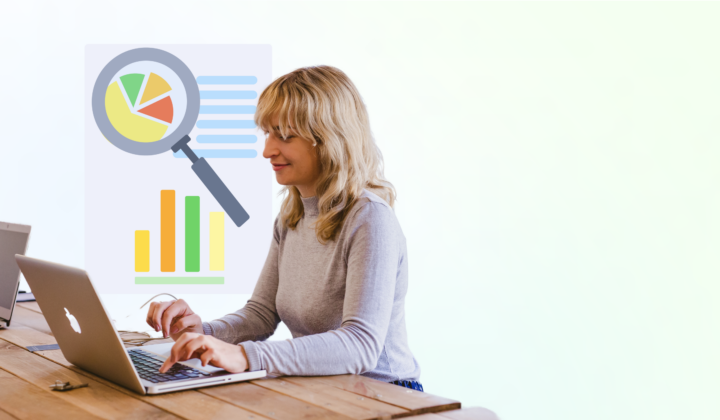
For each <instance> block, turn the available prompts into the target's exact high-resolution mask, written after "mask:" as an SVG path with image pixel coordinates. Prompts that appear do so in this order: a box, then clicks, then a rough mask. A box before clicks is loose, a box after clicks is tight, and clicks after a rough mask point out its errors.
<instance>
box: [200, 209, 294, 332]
mask: <svg viewBox="0 0 720 420" xmlns="http://www.w3.org/2000/svg"><path fill="white" fill-rule="evenodd" d="M279 240H280V228H279V221H278V220H275V227H274V229H273V240H272V241H271V243H270V251H269V252H268V256H267V259H266V260H265V265H264V266H263V269H262V271H261V272H260V277H259V278H258V282H257V284H256V285H255V289H254V291H253V294H252V297H251V298H250V300H248V302H247V303H246V304H245V306H244V307H243V308H242V309H240V310H238V311H236V312H234V313H231V314H228V315H225V316H224V317H222V318H220V319H216V320H214V321H211V322H204V323H203V331H204V333H205V334H206V335H212V336H214V337H215V338H218V339H220V340H223V341H227V342H230V343H233V344H237V343H240V342H241V341H247V340H254V341H260V340H265V339H267V338H268V337H269V336H271V335H272V334H273V333H274V332H275V329H276V328H277V326H278V324H279V323H280V317H279V316H278V314H277V310H276V308H275V295H276V293H277V287H278V253H279V250H278V248H279Z"/></svg>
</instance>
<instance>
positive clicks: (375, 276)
mask: <svg viewBox="0 0 720 420" xmlns="http://www.w3.org/2000/svg"><path fill="white" fill-rule="evenodd" d="M342 234H343V235H344V238H343V245H342V248H343V249H342V258H343V259H344V261H342V263H343V265H344V264H346V265H347V270H346V273H347V274H346V276H344V277H345V279H341V280H344V288H345V295H344V299H343V302H342V322H341V324H340V326H339V328H336V329H333V330H330V331H327V332H322V333H318V334H312V335H307V336H303V337H298V338H295V339H293V340H285V341H266V342H257V340H256V339H254V338H248V339H247V340H246V341H244V342H242V343H241V344H242V345H243V347H244V348H245V352H246V353H247V355H248V360H249V363H250V369H251V370H259V369H266V370H267V371H268V372H269V373H272V374H280V375H298V376H312V375H338V374H346V373H354V374H360V373H363V372H367V371H370V370H372V369H374V368H375V367H376V366H377V365H378V359H379V358H380V357H381V353H383V352H384V345H385V341H386V336H387V333H388V327H389V325H390V322H391V314H392V312H393V307H394V303H395V300H396V281H397V278H398V275H399V265H400V264H401V263H402V262H403V261H402V259H403V258H402V257H403V255H404V247H405V243H404V241H405V240H404V237H403V235H402V232H401V230H400V228H399V225H398V223H397V219H396V218H395V215H394V213H393V212H392V210H391V209H390V207H389V206H388V205H387V204H385V203H384V202H375V201H372V202H368V203H364V205H362V206H361V207H360V208H359V210H358V211H357V212H355V214H354V217H352V220H351V217H350V216H349V217H348V220H346V224H345V228H344V229H343V233H342ZM271 253H272V250H271ZM269 258H270V257H269ZM308 258H310V257H308ZM324 271H328V268H327V267H325V270H324ZM322 274H323V270H322V267H319V268H318V269H317V270H316V273H315V276H316V277H317V278H319V279H320V280H317V281H318V282H322V281H323V280H322ZM264 281H267V280H266V279H264ZM263 290H264V289H263ZM402 292H403V293H402V297H403V298H404V289H403V290H402ZM253 298H255V296H253ZM263 302H264V304H266V305H267V304H268V303H267V302H265V301H263ZM401 303H402V302H401ZM313 309H315V310H316V311H323V310H327V308H313ZM402 322H403V325H402V327H403V329H404V316H403V317H402ZM263 331H266V330H263ZM403 333H404V330H403ZM410 358H411V359H412V356H410Z"/></svg>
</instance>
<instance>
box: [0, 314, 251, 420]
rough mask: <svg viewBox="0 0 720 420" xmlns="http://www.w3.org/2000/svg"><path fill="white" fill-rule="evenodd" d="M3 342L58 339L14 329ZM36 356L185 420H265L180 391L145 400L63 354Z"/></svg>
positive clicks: (52, 341)
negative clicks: (224, 419) (69, 360)
mask: <svg viewBox="0 0 720 420" xmlns="http://www.w3.org/2000/svg"><path fill="white" fill-rule="evenodd" d="M0 339H2V340H6V341H8V342H10V343H12V344H15V345H17V346H20V347H26V346H29V345H40V344H55V343H56V341H55V337H52V336H49V335H47V334H44V333H41V332H39V331H35V330H33V329H31V328H27V327H14V326H13V327H10V328H8V329H6V330H0ZM35 354H37V355H40V356H42V357H44V358H46V359H48V360H51V361H53V362H55V363H57V364H59V365H62V366H65V367H67V368H68V369H71V370H73V371H75V372H78V373H80V374H82V375H84V376H88V377H90V378H92V379H94V380H96V381H98V382H100V383H102V384H104V385H107V386H108V387H110V388H113V389H115V390H117V391H119V392H122V393H124V394H127V395H129V396H131V397H133V398H137V399H140V400H142V401H144V402H146V403H148V404H151V405H154V406H156V407H158V408H161V409H163V410H165V411H168V412H170V413H173V414H175V415H177V416H179V417H184V418H186V419H191V420H205V419H215V418H233V419H248V420H252V419H255V420H262V419H263V418H264V417H261V416H258V415H257V414H254V413H252V412H249V411H247V410H243V409H242V408H239V407H236V406H234V405H232V404H229V403H226V402H224V401H220V400H217V399H215V398H212V397H209V396H207V395H204V394H201V393H199V392H197V391H180V392H174V393H172V394H162V395H153V396H143V395H140V394H136V393H134V392H132V391H130V390H128V389H125V388H123V387H121V386H119V385H116V384H114V383H112V382H110V381H108V380H105V379H103V378H100V377H98V376H96V375H93V374H92V373H90V372H87V371H84V370H82V369H80V368H78V367H77V366H74V365H73V364H72V363H70V362H68V361H67V359H65V357H64V356H63V355H62V352H61V351H60V350H48V351H41V352H36V353H35Z"/></svg>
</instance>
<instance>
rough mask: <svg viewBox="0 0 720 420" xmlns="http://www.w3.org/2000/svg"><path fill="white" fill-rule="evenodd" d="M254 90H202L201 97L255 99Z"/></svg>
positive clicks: (255, 93)
mask: <svg viewBox="0 0 720 420" xmlns="http://www.w3.org/2000/svg"><path fill="white" fill-rule="evenodd" d="M255 98H257V92H255V91H254V90H201V91H200V99H255Z"/></svg>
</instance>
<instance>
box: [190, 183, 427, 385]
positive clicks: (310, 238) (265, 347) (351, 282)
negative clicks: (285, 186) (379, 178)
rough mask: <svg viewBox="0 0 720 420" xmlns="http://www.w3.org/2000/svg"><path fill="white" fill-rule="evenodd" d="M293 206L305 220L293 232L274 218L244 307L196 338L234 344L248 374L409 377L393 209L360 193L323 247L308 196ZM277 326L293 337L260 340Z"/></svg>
mask: <svg viewBox="0 0 720 420" xmlns="http://www.w3.org/2000/svg"><path fill="white" fill-rule="evenodd" d="M302 202H303V206H304V213H305V215H304V216H303V218H302V220H300V222H299V223H298V225H297V227H296V228H295V229H294V230H293V229H288V228H286V227H284V226H282V223H281V222H280V221H279V219H276V220H275V228H274V233H273V240H272V243H271V245H270V252H269V253H268V257H267V260H266V261H265V266H264V267H263V269H262V272H261V273H260V278H259V279H258V282H257V285H256V286H255V290H254V292H253V295H252V297H251V298H250V300H249V301H248V302H247V304H246V305H245V307H244V308H242V309H240V310H239V311H237V312H235V313H232V314H229V315H226V316H224V317H222V318H220V319H217V320H215V321H211V322H206V323H203V330H204V331H205V334H209V335H212V336H214V337H216V338H219V339H221V340H224V341H227V342H231V343H234V344H240V345H242V346H243V347H244V349H245V353H246V354H247V357H248V361H249V363H250V370H261V369H265V370H267V371H268V373H271V374H275V375H296V376H318V375H340V374H346V373H354V374H363V375H365V376H369V377H371V378H374V379H378V380H381V381H387V382H389V381H395V380H400V379H407V380H417V379H418V378H419V377H420V366H419V365H418V363H417V361H415V358H414V357H413V355H412V353H411V352H410V348H409V347H408V341H407V332H406V328H405V294H406V293H407V288H408V262H407V249H406V246H405V236H404V235H403V233H402V230H401V229H400V224H399V223H398V220H397V218H396V217H395V213H394V212H393V210H392V208H390V206H389V205H388V204H387V203H386V202H385V201H383V200H382V199H381V198H380V197H378V196H377V195H375V194H373V193H371V192H369V191H364V193H363V195H362V196H361V198H360V199H359V200H358V202H357V203H356V204H355V206H354V207H353V209H352V210H351V211H350V213H349V214H348V216H347V218H346V219H345V223H344V225H343V227H342V229H341V231H340V232H339V234H338V236H337V238H336V239H335V240H334V241H331V242H328V243H326V244H324V245H323V244H321V243H320V242H319V241H318V240H317V237H316V236H315V229H314V228H313V223H314V222H315V221H316V220H317V216H318V207H317V198H316V197H309V198H303V199H302ZM280 321H283V322H284V323H285V324H286V325H287V326H288V328H289V329H290V332H291V333H292V335H293V339H292V340H284V341H265V340H266V339H267V338H268V337H270V336H271V335H272V334H273V333H274V332H275V328H276V327H277V325H278V323H279V322H280Z"/></svg>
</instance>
